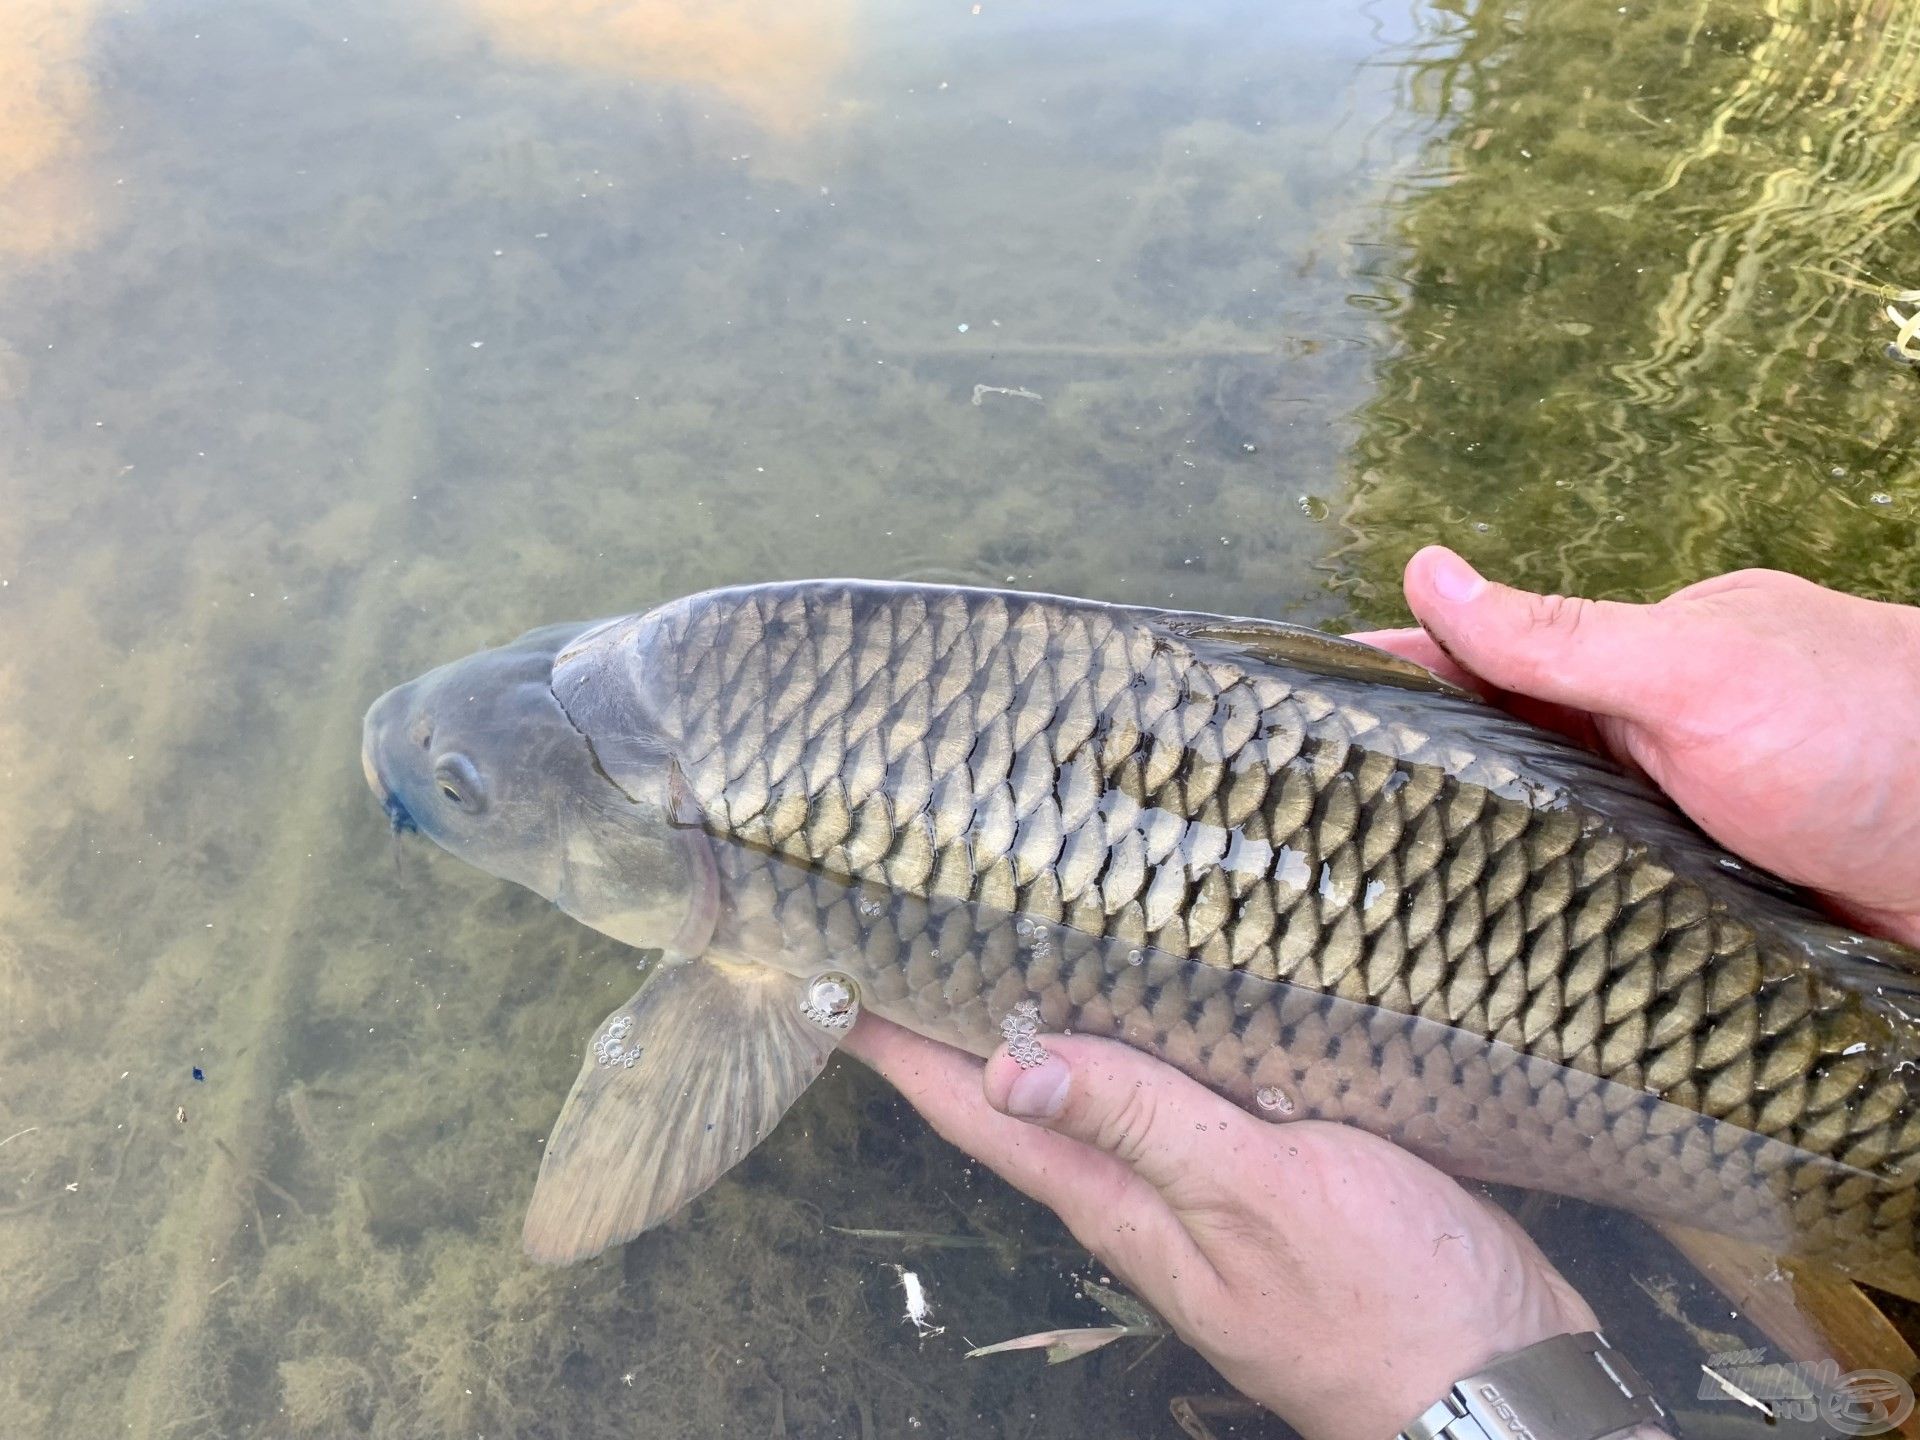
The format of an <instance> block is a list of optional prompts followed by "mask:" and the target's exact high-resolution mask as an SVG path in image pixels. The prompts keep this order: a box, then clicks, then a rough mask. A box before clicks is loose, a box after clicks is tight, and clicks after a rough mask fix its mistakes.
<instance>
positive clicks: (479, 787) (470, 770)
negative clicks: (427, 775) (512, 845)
mask: <svg viewBox="0 0 1920 1440" xmlns="http://www.w3.org/2000/svg"><path fill="white" fill-rule="evenodd" d="M433 783H434V784H435V785H437V786H439V787H440V794H441V796H442V797H443V798H445V800H446V801H447V803H448V804H449V805H452V806H454V807H455V808H456V809H459V810H464V811H466V812H467V813H468V814H470V815H477V814H479V812H480V811H482V810H484V809H486V808H487V787H486V783H485V782H484V781H483V780H481V778H480V772H479V770H478V769H476V768H475V766H474V763H473V762H472V761H471V760H469V759H468V758H467V757H466V756H464V755H459V754H454V755H442V756H441V757H440V758H439V759H438V760H437V761H435V762H434V766H433Z"/></svg>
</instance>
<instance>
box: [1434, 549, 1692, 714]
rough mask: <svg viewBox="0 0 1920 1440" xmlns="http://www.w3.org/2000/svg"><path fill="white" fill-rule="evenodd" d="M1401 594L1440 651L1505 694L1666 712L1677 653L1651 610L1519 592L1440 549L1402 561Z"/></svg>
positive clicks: (1610, 709) (1595, 708)
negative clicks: (1403, 587) (1403, 581)
mask: <svg viewBox="0 0 1920 1440" xmlns="http://www.w3.org/2000/svg"><path fill="white" fill-rule="evenodd" d="M1406 590H1407V604H1408V605H1409V606H1411V607H1412V609H1413V613H1414V616H1415V617H1416V618H1417V619H1418V620H1419V621H1420V623H1421V625H1422V626H1424V627H1425V628H1426V630H1427V633H1428V634H1430V635H1431V636H1433V638H1434V640H1435V641H1437V642H1438V643H1439V645H1440V647H1441V648H1442V649H1443V650H1445V651H1446V652H1447V654H1449V655H1451V656H1452V657H1453V658H1454V659H1455V660H1456V661H1458V662H1459V663H1460V664H1461V665H1463V666H1465V667H1466V668H1467V669H1468V670H1470V671H1472V672H1473V673H1474V674H1475V675H1478V676H1480V677H1481V678H1482V679H1484V680H1486V681H1488V682H1489V683H1491V684H1493V685H1495V686H1497V687H1499V688H1500V689H1502V690H1511V691H1513V692H1514V693H1516V694H1520V695H1527V696H1531V697H1532V698H1534V699H1536V700H1545V701H1548V702H1549V703H1551V704H1555V705H1566V706H1570V707H1572V708H1574V709H1578V710H1587V711H1592V712H1594V713H1596V714H1600V715H1612V716H1617V717H1619V718H1620V719H1623V720H1640V721H1646V720H1650V719H1654V718H1657V717H1658V716H1659V715H1661V714H1663V713H1665V712H1666V711H1667V709H1668V708H1669V706H1668V704H1667V702H1668V700H1669V698H1670V695H1671V692H1672V691H1673V690H1674V689H1675V687H1676V685H1677V683H1678V682H1679V679H1680V676H1679V673H1678V672H1679V666H1678V665H1677V664H1675V663H1674V662H1675V661H1677V660H1678V659H1679V657H1680V655H1681V654H1682V651H1681V649H1680V647H1678V646H1676V644H1675V635H1674V631H1673V627H1672V624H1671V621H1670V620H1669V619H1663V618H1657V617H1655V615H1654V614H1653V607H1652V606H1650V605H1623V604H1618V603H1615V602H1614V601H1610V600H1582V599H1579V598H1577V597H1569V596H1565V595H1536V594H1534V593H1532V592H1531V591H1527V590H1516V589H1514V588H1512V587H1511V586H1507V585H1499V584H1496V583H1494V582H1493V581H1491V580H1487V579H1484V578H1482V577H1481V576H1480V574H1479V573H1478V572H1477V571H1475V570H1474V568H1473V567H1472V566H1471V565H1469V564H1467V562H1466V561H1465V560H1462V559H1461V558H1460V557H1459V556H1458V555H1456V554H1454V552H1453V551H1451V550H1449V549H1447V548H1446V547H1445V546H1444V545H1429V546H1428V547H1427V548H1426V549H1424V550H1422V551H1420V553H1419V554H1417V555H1415V556H1414V557H1413V559H1411V560H1409V561H1408V562H1407V573H1406Z"/></svg>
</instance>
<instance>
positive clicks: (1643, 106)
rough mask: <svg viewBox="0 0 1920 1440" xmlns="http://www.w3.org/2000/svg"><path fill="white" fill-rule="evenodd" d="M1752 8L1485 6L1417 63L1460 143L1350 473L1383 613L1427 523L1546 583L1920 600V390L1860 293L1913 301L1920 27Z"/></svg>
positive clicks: (1413, 228)
mask: <svg viewBox="0 0 1920 1440" xmlns="http://www.w3.org/2000/svg"><path fill="white" fill-rule="evenodd" d="M1764 10H1765V11H1766V12H1771V13H1770V14H1769V13H1763V7H1756V6H1750V5H1735V4H1719V3H1711V0H1709V3H1702V4H1699V5H1677V4H1672V5H1652V6H1638V7H1630V9H1629V10H1626V11H1619V10H1618V9H1617V7H1605V6H1601V5H1597V4H1580V3H1558V4H1550V3H1540V4H1534V5H1530V6H1527V7H1525V10H1524V21H1523V23H1521V24H1519V25H1514V24H1512V23H1511V21H1510V16H1511V9H1510V7H1505V6H1492V5H1474V6H1469V7H1467V9H1466V10H1465V12H1464V13H1463V14H1461V15H1460V16H1458V17H1457V18H1455V19H1454V20H1453V21H1452V33H1451V35H1450V36H1449V39H1448V41H1447V43H1445V44H1441V45H1432V46H1429V47H1427V48H1426V49H1424V50H1423V51H1421V52H1419V53H1417V54H1416V55H1415V57H1414V60H1413V63H1412V64H1411V65H1410V67H1409V69H1408V72H1407V76H1408V86H1409V93H1410V95H1411V97H1412V99H1413V101H1414V103H1416V104H1419V105H1421V106H1422V107H1423V108H1426V109H1429V110H1431V111H1433V112H1435V113H1438V114H1440V115H1442V116H1443V117H1444V118H1445V120H1446V128H1445V131H1444V136H1443V138H1442V139H1440V140H1439V141H1438V142H1436V144H1435V145H1434V146H1433V148H1432V150H1431V151H1430V154H1429V165H1430V167H1431V174H1430V176H1429V177H1428V179H1427V181H1426V183H1425V184H1424V186H1423V188H1422V189H1420V190H1419V191H1418V192H1416V193H1409V194H1408V195H1406V196H1405V197H1404V199H1403V202H1402V203H1401V204H1400V205H1399V206H1398V207H1397V212H1398V213H1397V215H1396V217H1395V219H1394V220H1393V222H1392V229H1391V233H1392V234H1393V236H1394V238H1395V239H1396V240H1397V241H1398V242H1399V246H1400V249H1399V251H1398V255H1397V257H1396V261H1395V264H1396V266H1397V267H1398V268H1399V269H1400V270H1401V271H1402V273H1403V274H1404V282H1403V284H1402V287H1401V299H1400V306H1399V311H1398V314H1397V317H1396V329H1397V331H1398V332H1399V334H1400V336H1401V344H1400V347H1399V348H1398V349H1397V350H1396V351H1395V353H1393V354H1392V355H1391V356H1390V357H1388V358H1387V359H1385V360H1384V361H1383V363H1382V365H1381V368H1380V387H1379V391H1378V393H1377V395H1376V396H1375V398H1374V399H1373V401H1372V402H1371V403H1370V404H1369V405H1368V406H1367V407H1366V411H1365V414H1366V424H1365V429H1364V434H1363V436H1362V439H1361V442H1360V444H1359V446H1358V447H1357V450H1356V454H1355V464H1356V474H1357V478H1358V483H1357V484H1356V486H1355V489H1354V491H1353V494H1352V506H1351V509H1350V512H1349V516H1348V519H1349V522H1350V527H1351V530H1352V535H1353V538H1352V543H1351V545H1350V548H1348V549H1347V550H1346V551H1345V552H1343V555H1342V561H1343V570H1346V573H1345V575H1344V577H1343V578H1344V579H1346V580H1347V581H1348V582H1349V583H1351V585H1352V586H1353V591H1354V593H1355V594H1356V595H1358V596H1360V597H1362V600H1363V608H1365V609H1366V610H1368V611H1369V612H1378V613H1380V614H1383V615H1390V614H1393V613H1395V607H1397V604H1398V585H1397V576H1398V570H1399V565H1400V562H1401V561H1402V560H1403V559H1404V558H1405V557H1406V556H1407V555H1408V554H1409V553H1411V551H1412V550H1413V549H1415V548H1417V547H1418V545H1419V544H1420V543H1422V538H1423V537H1424V536H1425V535H1426V534H1427V533H1430V531H1431V530H1432V529H1433V528H1435V527H1446V528H1448V529H1450V530H1452V531H1453V532H1454V533H1457V534H1458V535H1459V536H1460V538H1461V540H1462V541H1463V543H1464V546H1465V548H1466V549H1467V551H1468V552H1469V553H1470V554H1475V555H1479V556H1484V557H1485V558H1486V559H1488V560H1489V561H1490V562H1492V563H1494V564H1495V565H1496V566H1497V567H1498V568H1500V569H1501V570H1503V571H1505V572H1506V573H1509V574H1513V575H1518V576H1520V577H1522V578H1524V579H1526V580H1528V581H1530V582H1532V583H1533V584H1536V585H1539V586H1544V587H1551V588H1568V587H1579V588H1581V589H1584V590H1587V591H1589V592H1601V593H1607V594H1613V595H1617V596H1622V597H1645V596H1649V595H1654V594H1658V593H1661V592H1663V591H1665V590H1667V589H1671V588H1673V587H1674V586H1675V585H1676V584H1677V583H1680V582H1684V581H1686V580H1688V579H1692V578H1695V577H1698V576H1701V575H1706V574H1710V573H1713V572H1716V571H1719V570H1725V569H1732V568H1736V567H1738V566H1742V565H1771V566H1777V567H1780V568H1783V569H1791V570H1795V571H1798V572H1800V573H1802V574H1806V575H1811V576H1814V577H1816V578H1820V579H1823V580H1827V581H1829V582H1830V583H1834V584H1837V585H1841V586H1843V587H1846V588H1849V589H1853V590H1857V591H1860V592H1861V593H1865V594H1871V595H1875V596H1879V597H1882V598H1886V599H1898V600H1910V599H1912V598H1913V597H1914V596H1915V595H1916V593H1920V547H1916V545H1915V544H1914V538H1915V524H1916V521H1917V520H1920V475H1917V474H1916V470H1915V449H1914V443H1915V439H1916V435H1917V434H1920V432H1916V430H1915V428H1914V425H1913V406H1914V401H1915V389H1914V383H1913V382H1914V378H1915V377H1914V376H1913V374H1912V373H1910V372H1908V371H1906V370H1905V369H1903V367H1901V366H1899V365H1898V364H1896V363H1891V362H1890V361H1889V360H1888V359H1887V357H1886V355H1885V353H1884V352H1885V346H1886V344H1887V342H1888V341H1890V340H1891V339H1892V338H1893V331H1892V328H1891V327H1890V326H1889V325H1888V324H1887V322H1886V320H1885V318H1884V312H1883V309H1882V304H1881V302H1880V301H1879V300H1878V299H1877V298H1876V296H1875V295H1874V294H1873V293H1872V290H1871V288H1869V287H1874V286H1887V285H1891V287H1892V288H1893V289H1896V290H1898V289H1902V288H1906V287H1909V286H1911V285H1912V284H1914V283H1916V282H1914V281H1913V280H1911V279H1908V278H1906V277H1907V276H1909V275H1911V274H1912V273H1913V270H1914V266H1915V255H1914V247H1913V240H1914V229H1913V214H1914V191H1915V186H1916V183H1920V139H1916V138H1915V137H1916V125H1915V117H1916V112H1917V111H1920V10H1916V9H1915V8H1914V7H1913V6H1911V5H1903V4H1898V3H1893V0H1857V3H1844V4H1837V5H1835V4H1813V3H1781V4H1777V5H1773V6H1768V7H1764ZM1676 41H1678V42H1679V43H1676ZM1348 566H1350V567H1351V568H1350V569H1347V567H1348Z"/></svg>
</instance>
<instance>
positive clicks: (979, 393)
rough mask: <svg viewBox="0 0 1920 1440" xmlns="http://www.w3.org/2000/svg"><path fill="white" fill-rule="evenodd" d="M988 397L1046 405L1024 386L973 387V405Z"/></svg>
mask: <svg viewBox="0 0 1920 1440" xmlns="http://www.w3.org/2000/svg"><path fill="white" fill-rule="evenodd" d="M960 328H961V329H962V330H964V329H966V328H967V327H966V326H964V325H962V326H961V327H960ZM988 395H1005V396H1007V397H1008V398H1009V399H1013V400H1031V401H1033V403H1034V404H1036V405H1044V404H1046V403H1047V402H1046V401H1044V400H1042V399H1041V398H1040V396H1039V395H1038V394H1036V393H1035V392H1034V391H1032V390H1029V389H1027V388H1026V386H1024V385H1014V386H1006V385H976V386H974V387H973V403H974V404H976V405H978V404H979V403H980V402H981V400H982V399H984V398H985V397H986V396H988Z"/></svg>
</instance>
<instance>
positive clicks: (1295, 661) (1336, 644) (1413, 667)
mask: <svg viewBox="0 0 1920 1440" xmlns="http://www.w3.org/2000/svg"><path fill="white" fill-rule="evenodd" d="M1157 618H1158V621H1159V623H1160V624H1161V625H1162V626H1164V627H1165V628H1166V629H1168V630H1171V631H1172V632H1173V633H1174V634H1176V635H1178V636H1180V637H1181V639H1183V640H1186V641H1187V642H1189V643H1190V644H1194V645H1199V646H1209V647H1214V648H1218V649H1220V650H1225V651H1230V652H1233V653H1234V654H1235V655H1236V656H1240V657H1246V658H1251V659H1254V660H1259V661H1263V662H1265V663H1266V664H1269V665H1284V666H1287V667H1289V668H1290V669H1294V670H1311V671H1312V672H1313V673H1314V674H1316V675H1332V676H1337V677H1339V678H1340V679H1342V680H1362V681H1366V682H1367V683H1369V684H1373V685H1393V686H1397V687H1398V688H1400V689H1402V690H1426V691H1430V692H1432V693H1433V694H1436V695H1455V696H1461V697H1463V698H1471V697H1469V696H1468V692H1467V691H1465V690H1462V689H1461V688H1460V687H1459V686H1457V685H1450V684H1448V683H1447V682H1446V681H1445V680H1442V679H1441V678H1440V677H1439V676H1438V675H1436V674H1434V673H1433V672H1432V671H1431V670H1429V669H1427V668H1426V666H1424V665H1417V664H1415V663H1414V662H1413V661H1411V660H1407V659H1404V658H1402V657H1401V656H1399V655H1392V654H1389V653H1388V652H1387V651H1385V650H1376V649H1375V648H1374V647H1373V646H1371V645H1363V644H1361V643H1360V642H1359V641H1358V640H1347V639H1343V638H1342V637H1340V636H1338V635H1329V634H1327V633H1326V631H1324V630H1311V629H1308V628H1307V627H1306V626H1304V625H1287V624H1283V623H1281V622H1280V621H1278V620H1252V619H1244V618H1240V617H1226V616H1212V615H1189V614H1181V613H1177V612H1176V613H1169V614H1165V615H1162V616H1160V617H1157Z"/></svg>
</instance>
